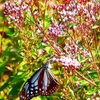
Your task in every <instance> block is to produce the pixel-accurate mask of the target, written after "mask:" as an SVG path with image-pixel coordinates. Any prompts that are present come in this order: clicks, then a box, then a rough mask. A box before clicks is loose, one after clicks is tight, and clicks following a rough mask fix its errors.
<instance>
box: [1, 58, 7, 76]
mask: <svg viewBox="0 0 100 100" xmlns="http://www.w3.org/2000/svg"><path fill="white" fill-rule="evenodd" d="M8 59H9V58H8V57H4V61H3V62H2V63H0V76H1V75H2V73H3V72H4V71H5V68H6V64H7V62H8Z"/></svg>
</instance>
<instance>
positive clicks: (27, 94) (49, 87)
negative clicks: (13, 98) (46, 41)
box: [20, 64, 59, 100]
mask: <svg viewBox="0 0 100 100" xmlns="http://www.w3.org/2000/svg"><path fill="white" fill-rule="evenodd" d="M58 87H59V83H58V81H57V80H56V78H55V77H54V75H53V73H52V72H51V71H50V69H49V68H48V66H47V64H43V67H41V68H40V69H39V70H37V71H36V72H35V73H34V74H33V75H32V76H31V78H30V79H28V80H27V82H26V83H25V85H24V87H23V89H22V91H21V93H20V100H30V99H31V98H33V97H36V96H38V95H41V96H48V95H51V94H52V93H54V92H55V91H56V90H57V89H58Z"/></svg>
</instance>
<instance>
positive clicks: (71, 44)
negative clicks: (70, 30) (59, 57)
mask: <svg viewBox="0 0 100 100" xmlns="http://www.w3.org/2000/svg"><path fill="white" fill-rule="evenodd" d="M64 50H65V54H66V55H67V56H68V57H71V58H74V59H77V58H78V54H81V56H82V59H84V58H85V57H88V56H90V53H89V52H88V50H87V49H85V48H84V49H83V48H82V47H81V46H80V45H78V43H76V42H75V41H73V40H71V39H68V41H67V43H66V44H65V47H64Z"/></svg>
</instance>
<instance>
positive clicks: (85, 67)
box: [82, 64, 90, 73]
mask: <svg viewBox="0 0 100 100" xmlns="http://www.w3.org/2000/svg"><path fill="white" fill-rule="evenodd" d="M89 66H90V64H87V65H86V66H84V67H83V69H82V72H83V73H84V72H85V71H87V69H88V68H89Z"/></svg>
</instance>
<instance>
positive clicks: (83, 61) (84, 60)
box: [80, 57, 89, 63]
mask: <svg viewBox="0 0 100 100" xmlns="http://www.w3.org/2000/svg"><path fill="white" fill-rule="evenodd" d="M88 60H89V57H86V58H84V59H83V60H81V61H80V62H81V63H85V62H86V61H88Z"/></svg>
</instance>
